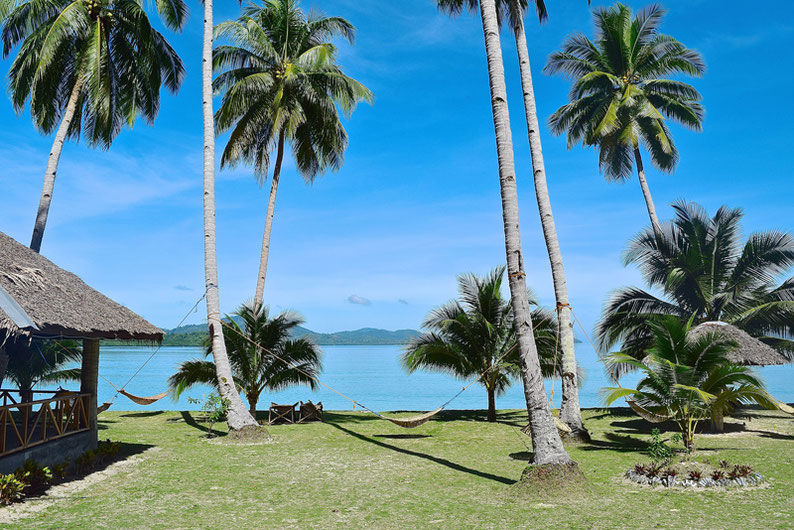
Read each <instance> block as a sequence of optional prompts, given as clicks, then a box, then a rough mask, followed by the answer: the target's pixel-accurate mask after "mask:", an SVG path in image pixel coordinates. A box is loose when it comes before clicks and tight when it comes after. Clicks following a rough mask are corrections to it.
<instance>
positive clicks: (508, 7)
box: [436, 0, 590, 28]
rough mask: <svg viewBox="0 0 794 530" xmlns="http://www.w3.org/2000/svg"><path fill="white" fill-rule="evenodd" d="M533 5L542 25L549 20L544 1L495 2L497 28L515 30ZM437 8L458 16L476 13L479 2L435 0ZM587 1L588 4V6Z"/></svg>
mask: <svg viewBox="0 0 794 530" xmlns="http://www.w3.org/2000/svg"><path fill="white" fill-rule="evenodd" d="M530 1H531V3H533V4H534V5H535V12H536V13H537V15H538V20H539V21H540V22H541V23H543V22H546V20H548V18H549V13H548V11H547V10H546V2H545V0H496V12H497V14H498V16H499V26H500V27H501V26H504V25H505V24H507V25H508V26H509V27H510V28H515V27H516V25H517V24H518V22H519V21H522V20H523V18H524V15H525V14H526V12H527V10H528V9H529V4H530ZM436 3H437V4H438V8H439V9H440V10H441V11H443V12H445V13H447V14H449V15H452V16H457V15H460V14H461V13H462V12H463V11H464V10H468V11H470V12H472V13H477V11H478V10H479V9H480V0H436ZM589 3H590V2H589V0H588V4H589Z"/></svg>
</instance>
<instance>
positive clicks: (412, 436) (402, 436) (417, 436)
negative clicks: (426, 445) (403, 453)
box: [372, 434, 432, 440]
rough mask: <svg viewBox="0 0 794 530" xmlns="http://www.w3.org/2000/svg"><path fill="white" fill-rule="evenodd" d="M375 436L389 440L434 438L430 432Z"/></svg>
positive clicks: (374, 435) (375, 435)
mask: <svg viewBox="0 0 794 530" xmlns="http://www.w3.org/2000/svg"><path fill="white" fill-rule="evenodd" d="M372 436H373V437H375V438H388V439H389V440H418V439H420V438H432V436H430V435H429V434H373V435H372Z"/></svg>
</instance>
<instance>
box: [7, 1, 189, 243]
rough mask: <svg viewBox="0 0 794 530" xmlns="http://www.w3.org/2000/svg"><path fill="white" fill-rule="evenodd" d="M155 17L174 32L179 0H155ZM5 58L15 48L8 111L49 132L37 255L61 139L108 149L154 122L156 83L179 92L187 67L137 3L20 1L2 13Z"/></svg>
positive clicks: (183, 12)
mask: <svg viewBox="0 0 794 530" xmlns="http://www.w3.org/2000/svg"><path fill="white" fill-rule="evenodd" d="M156 5H157V9H158V11H159V13H160V16H161V18H162V19H163V21H164V22H165V23H166V25H168V26H169V27H171V28H174V29H180V28H182V26H183V25H184V23H185V21H186V20H187V7H186V6H185V4H184V2H183V0H157V1H156ZM2 40H3V56H4V57H7V56H8V55H9V54H10V53H11V51H12V50H13V49H14V48H15V47H17V45H19V50H18V52H17V55H16V57H15V58H14V61H13V63H12V64H11V69H10V71H9V74H8V76H9V80H10V84H9V90H10V93H11V99H12V102H13V104H14V108H15V109H16V111H17V112H22V111H23V109H24V108H25V106H26V105H27V104H28V102H29V103H30V105H29V108H30V114H31V118H32V119H33V123H34V125H35V126H36V128H38V129H39V131H40V132H41V133H42V134H50V133H51V132H53V131H55V139H54V141H53V145H52V150H51V151H50V155H49V158H48V161H47V170H46V172H45V175H44V186H43V188H42V192H41V199H40V201H39V207H38V212H37V214H36V222H35V225H34V229H33V236H32V238H31V243H30V248H32V249H33V250H35V251H36V252H39V251H40V250H41V241H42V238H43V236H44V229H45V228H46V225H47V217H48V215H49V209H50V202H51V200H52V192H53V187H54V185H55V177H56V173H57V170H58V161H59V160H60V156H61V151H62V150H63V144H64V142H65V141H66V140H67V139H69V138H72V139H78V138H79V137H80V135H81V130H82V135H83V136H84V137H85V138H86V141H87V143H88V145H90V146H99V147H101V148H103V149H108V148H109V147H110V145H111V143H112V142H113V140H114V139H115V138H116V136H117V135H118V134H119V132H120V131H121V129H122V128H123V127H124V125H128V126H130V127H131V126H132V125H133V123H134V122H135V121H136V120H137V119H138V118H139V117H140V118H143V119H144V121H146V122H148V123H152V122H154V119H155V117H156V116H157V112H158V110H159V107H160V87H161V85H165V87H166V88H167V89H168V90H169V91H170V92H172V93H176V91H177V90H178V89H179V86H180V84H181V83H182V79H183V77H184V74H185V71H184V68H183V65H182V61H181V60H180V59H179V57H178V56H177V54H176V52H175V51H174V50H173V49H172V48H171V46H170V45H169V44H168V42H167V41H166V40H165V37H163V35H162V34H161V33H160V32H158V31H157V30H155V29H154V28H153V27H152V25H151V22H150V21H149V17H148V15H147V14H146V12H145V11H144V9H143V7H142V6H141V3H140V2H139V1H138V0H26V1H23V2H21V3H19V4H18V5H17V6H16V7H15V8H13V9H12V10H11V11H10V13H9V14H8V15H7V17H6V18H5V22H4V26H3V31H2Z"/></svg>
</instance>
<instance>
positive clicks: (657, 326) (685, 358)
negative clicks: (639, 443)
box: [604, 316, 780, 451]
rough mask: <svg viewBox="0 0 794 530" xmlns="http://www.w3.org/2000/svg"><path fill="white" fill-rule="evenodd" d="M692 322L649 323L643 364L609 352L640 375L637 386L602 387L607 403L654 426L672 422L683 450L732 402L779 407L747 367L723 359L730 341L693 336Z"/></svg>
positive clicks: (718, 420) (611, 358) (667, 320)
mask: <svg viewBox="0 0 794 530" xmlns="http://www.w3.org/2000/svg"><path fill="white" fill-rule="evenodd" d="M692 322H693V319H689V321H685V322H682V321H681V320H680V319H678V318H676V317H673V316H667V317H664V318H662V319H660V320H659V321H657V322H654V323H652V324H651V331H652V335H653V345H652V347H651V348H650V349H649V350H648V351H647V355H646V356H645V358H644V359H643V360H642V361H638V360H636V359H633V358H632V357H629V356H628V355H625V354H622V353H614V354H611V355H610V356H609V358H608V360H609V361H611V362H614V363H620V364H623V363H631V364H632V365H633V366H634V367H635V368H637V369H639V370H642V371H643V372H644V373H645V376H644V377H643V378H642V379H641V380H640V381H639V382H638V383H637V388H614V387H612V388H605V389H604V392H605V402H606V404H607V405H611V404H612V403H613V402H615V401H616V400H618V399H620V398H623V397H627V398H629V399H631V400H632V401H633V405H634V406H633V407H632V408H634V409H635V410H636V411H637V412H638V413H639V414H641V415H642V416H643V417H645V418H649V419H651V420H653V421H655V422H662V421H666V420H673V421H674V422H675V423H676V425H678V427H679V428H680V429H681V433H682V436H683V441H684V447H686V448H687V450H688V451H692V450H694V448H695V430H696V429H697V426H698V423H699V422H701V421H703V420H705V419H708V418H711V419H712V420H713V421H714V422H715V423H717V424H718V425H719V424H721V423H722V418H723V417H724V416H725V415H726V414H728V413H730V412H731V410H732V409H733V407H734V406H735V404H744V405H747V404H756V405H760V406H762V407H764V408H768V409H772V410H776V409H779V408H780V406H779V403H778V401H777V400H775V399H774V398H773V397H772V396H770V395H769V394H768V393H767V391H766V390H765V389H764V383H763V381H762V380H761V379H760V378H759V377H758V376H756V375H755V374H754V373H753V371H752V370H751V369H750V368H748V367H746V366H740V365H736V364H733V363H731V362H730V361H729V360H728V358H727V357H726V355H727V354H728V353H729V352H730V351H731V350H732V349H733V348H735V347H736V343H735V342H732V341H729V340H725V339H722V338H720V336H718V335H717V334H715V333H708V334H706V335H704V336H702V337H697V338H696V337H693V336H692V335H690V331H691V328H692Z"/></svg>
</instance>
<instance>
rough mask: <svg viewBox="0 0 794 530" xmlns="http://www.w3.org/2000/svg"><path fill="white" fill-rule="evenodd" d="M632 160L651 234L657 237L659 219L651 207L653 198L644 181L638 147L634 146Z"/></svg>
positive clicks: (643, 167)
mask: <svg viewBox="0 0 794 530" xmlns="http://www.w3.org/2000/svg"><path fill="white" fill-rule="evenodd" d="M634 160H635V161H636V162H637V178H638V179H639V181H640V188H642V196H643V197H645V206H647V207H648V217H650V218H651V226H652V227H653V232H654V233H655V234H657V235H659V234H661V233H662V229H661V227H660V225H659V218H658V217H656V207H655V206H654V205H653V197H651V189H650V188H649V187H648V181H647V180H646V179H645V166H643V165H642V155H641V154H640V147H639V146H638V145H635V146H634Z"/></svg>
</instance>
